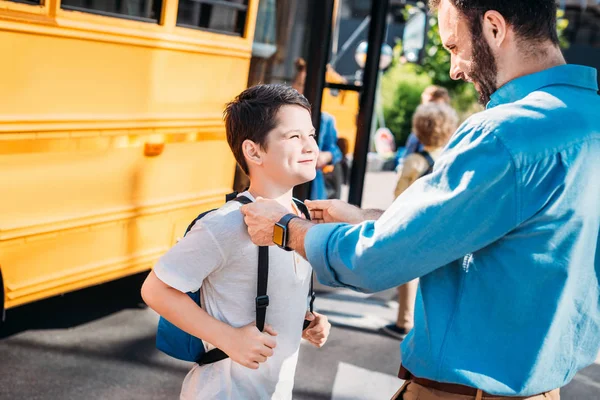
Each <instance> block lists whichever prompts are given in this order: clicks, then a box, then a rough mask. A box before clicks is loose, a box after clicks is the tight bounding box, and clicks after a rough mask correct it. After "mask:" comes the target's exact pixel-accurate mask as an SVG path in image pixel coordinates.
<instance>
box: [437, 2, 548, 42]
mask: <svg viewBox="0 0 600 400" xmlns="http://www.w3.org/2000/svg"><path fill="white" fill-rule="evenodd" d="M449 1H450V3H451V4H452V5H454V6H455V7H456V8H457V9H458V11H460V13H461V14H462V15H464V16H465V17H466V18H467V21H468V22H469V25H470V27H471V33H472V34H473V36H474V37H473V39H474V40H477V39H479V38H480V35H479V34H478V32H481V23H482V22H483V16H484V15H485V13H486V12H488V11H491V10H493V11H497V12H499V13H500V14H502V16H503V17H504V18H505V19H506V22H508V24H509V25H510V26H511V27H512V28H513V29H514V31H515V32H516V34H517V37H519V38H520V39H524V40H532V41H545V40H550V41H551V42H552V43H554V44H558V33H557V31H556V7H557V6H556V0H449ZM441 2H442V0H429V7H430V8H431V9H432V10H436V9H437V8H438V7H439V5H440V3H441Z"/></svg>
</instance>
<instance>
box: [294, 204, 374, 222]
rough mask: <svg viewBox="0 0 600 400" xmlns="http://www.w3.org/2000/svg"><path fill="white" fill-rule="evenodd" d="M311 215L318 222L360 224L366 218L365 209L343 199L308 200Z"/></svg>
mask: <svg viewBox="0 0 600 400" xmlns="http://www.w3.org/2000/svg"><path fill="white" fill-rule="evenodd" d="M305 203H306V206H307V207H308V209H309V210H310V217H311V219H312V221H313V222H315V223H317V224H323V223H330V222H345V223H347V224H360V223H361V222H363V221H364V220H365V218H364V216H363V210H361V209H360V208H358V207H356V206H353V205H351V204H348V203H346V202H345V201H342V200H311V201H309V200H307V201H306V202H305Z"/></svg>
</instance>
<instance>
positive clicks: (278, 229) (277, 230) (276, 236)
mask: <svg viewBox="0 0 600 400" xmlns="http://www.w3.org/2000/svg"><path fill="white" fill-rule="evenodd" d="M284 232H285V231H284V229H283V227H282V226H281V225H279V224H275V226H274V227H273V243H275V244H276V245H277V246H283V236H284Z"/></svg>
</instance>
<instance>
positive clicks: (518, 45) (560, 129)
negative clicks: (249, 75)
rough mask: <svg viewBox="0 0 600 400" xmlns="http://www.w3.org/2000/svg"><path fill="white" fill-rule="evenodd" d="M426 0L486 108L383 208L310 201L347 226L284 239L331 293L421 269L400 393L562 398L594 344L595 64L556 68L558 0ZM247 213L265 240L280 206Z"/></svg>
mask: <svg viewBox="0 0 600 400" xmlns="http://www.w3.org/2000/svg"><path fill="white" fill-rule="evenodd" d="M430 5H431V6H432V7H433V8H436V9H437V10H438V18H439V28H440V36H441V39H442V42H443V44H444V46H445V47H446V48H447V49H448V51H450V53H451V59H452V63H451V64H452V65H451V71H450V75H451V77H452V78H454V79H464V80H467V81H470V82H473V83H474V85H475V87H476V89H477V90H478V92H479V94H480V99H481V101H482V103H484V104H486V105H487V106H486V110H485V111H483V112H481V113H479V114H476V115H474V116H473V117H471V118H469V119H468V120H467V121H466V122H465V123H464V124H463V125H462V126H461V127H460V128H459V129H458V131H457V132H456V133H455V134H454V136H453V137H452V139H451V141H450V143H449V144H448V146H447V147H446V149H445V151H444V154H443V155H442V156H441V157H440V158H439V159H438V161H437V162H436V166H435V168H434V171H433V173H431V174H429V175H428V176H426V177H424V178H422V179H419V180H418V181H417V182H415V183H414V184H413V185H412V186H411V187H410V188H409V189H408V190H406V191H405V192H404V193H402V195H400V196H399V197H398V198H397V199H396V200H395V202H394V203H393V204H392V205H391V206H390V208H389V209H388V210H387V211H386V212H385V213H383V214H381V213H379V212H377V211H373V210H360V209H358V208H355V207H351V206H348V205H346V204H344V203H342V202H339V201H332V202H312V205H311V208H312V209H313V213H314V214H315V217H316V218H320V219H321V220H322V221H323V222H336V221H345V222H347V223H346V224H343V223H336V224H320V225H312V224H311V223H310V222H306V221H301V220H299V219H297V218H295V219H292V220H291V221H290V222H289V223H288V224H287V232H286V235H285V236H286V240H285V242H284V243H282V244H283V245H284V246H286V247H289V248H291V249H295V250H296V251H299V252H305V254H306V255H307V258H308V260H309V261H310V263H311V265H312V266H313V268H314V270H315V271H316V272H317V274H318V276H319V280H320V281H321V282H323V283H325V284H328V285H331V286H346V287H350V288H354V289H356V290H362V291H379V290H383V289H387V288H391V287H394V286H397V285H399V284H402V283H405V282H408V281H409V280H411V279H414V278H416V277H421V283H420V293H419V295H418V298H417V307H416V315H415V327H414V328H413V330H412V331H411V333H409V335H408V336H407V338H406V339H405V340H404V342H403V343H402V345H401V349H402V367H401V371H400V376H401V377H402V378H404V379H406V380H407V382H406V383H405V385H404V386H403V387H402V388H401V390H399V392H398V393H397V394H396V397H395V398H403V399H413V400H414V399H417V398H420V399H422V400H423V399H455V398H456V399H468V398H476V399H482V398H483V397H484V396H486V395H489V394H492V395H497V396H519V397H521V398H527V399H531V398H535V399H542V398H544V399H558V398H559V396H560V395H559V391H558V388H560V387H562V386H564V385H566V384H567V383H568V382H569V381H570V380H571V379H572V378H573V376H574V375H575V374H576V373H577V371H579V370H580V369H582V368H584V367H586V366H588V365H590V364H591V363H592V362H593V361H594V359H595V358H596V355H597V354H598V351H599V347H600V301H599V297H600V296H599V294H600V288H599V283H598V282H599V280H600V255H599V251H598V247H599V244H600V241H599V234H598V232H599V227H600V223H599V221H600V204H599V199H600V180H599V179H598V177H597V171H600V118H598V110H600V96H598V94H597V91H598V85H597V82H596V71H595V70H594V69H591V68H587V67H581V66H575V65H565V61H564V59H563V56H562V54H561V52H560V49H559V48H558V38H557V34H556V5H555V2H554V0H530V1H523V0H502V1H492V0H488V1H485V0H479V1H476V0H470V1H469V0H434V1H432V2H431V4H430ZM242 212H243V213H244V214H245V221H246V224H247V225H248V232H249V233H250V235H251V236H252V239H253V241H254V242H255V243H257V244H262V245H265V244H269V243H272V240H273V239H272V232H273V224H274V223H276V222H277V221H278V220H280V218H282V216H283V215H284V214H285V213H286V211H285V210H282V209H281V207H279V206H277V204H274V203H272V202H267V201H261V202H259V203H258V204H255V205H251V206H245V207H244V208H243V210H242ZM278 237H281V235H280V236H278ZM279 242H281V241H279ZM434 389H435V390H434Z"/></svg>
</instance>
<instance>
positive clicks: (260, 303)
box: [256, 295, 269, 308]
mask: <svg viewBox="0 0 600 400" xmlns="http://www.w3.org/2000/svg"><path fill="white" fill-rule="evenodd" d="M268 305H269V296H267V295H264V296H258V297H257V298H256V308H267V306H268Z"/></svg>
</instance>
